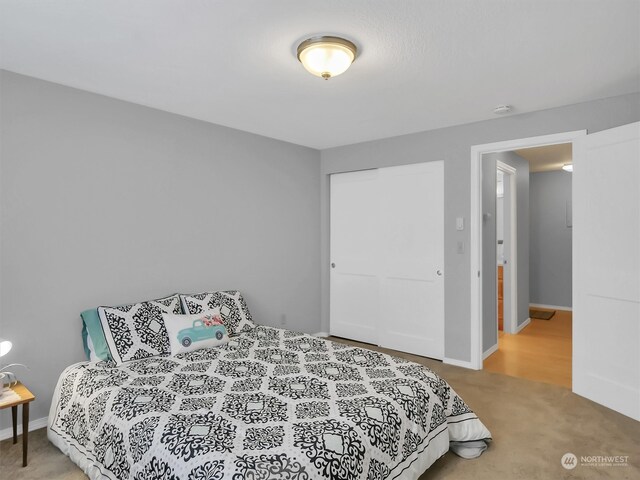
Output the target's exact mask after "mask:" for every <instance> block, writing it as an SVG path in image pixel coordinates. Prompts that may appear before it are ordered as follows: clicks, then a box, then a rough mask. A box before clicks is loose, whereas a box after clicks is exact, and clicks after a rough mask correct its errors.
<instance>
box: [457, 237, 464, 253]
mask: <svg viewBox="0 0 640 480" xmlns="http://www.w3.org/2000/svg"><path fill="white" fill-rule="evenodd" d="M456 251H457V252H458V253H464V242H463V241H462V240H458V245H457V248H456Z"/></svg>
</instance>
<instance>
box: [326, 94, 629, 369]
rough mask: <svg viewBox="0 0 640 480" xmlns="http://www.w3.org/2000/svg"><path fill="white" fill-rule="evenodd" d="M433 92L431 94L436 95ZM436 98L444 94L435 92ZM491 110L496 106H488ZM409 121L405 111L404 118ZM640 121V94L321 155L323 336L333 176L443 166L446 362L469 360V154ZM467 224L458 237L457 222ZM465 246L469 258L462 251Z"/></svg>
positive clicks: (503, 118) (342, 148) (338, 149)
mask: <svg viewBox="0 0 640 480" xmlns="http://www.w3.org/2000/svg"><path fill="white" fill-rule="evenodd" d="M431 94H434V92H425V95H431ZM435 94H437V92H435ZM488 108H489V107H488ZM398 115H402V111H398ZM638 120H640V94H638V93H635V94H630V95H623V96H619V97H613V98H607V99H603V100H597V101H594V102H588V103H580V104H576V105H570V106H566V107H560V108H554V109H549V110H542V111H538V112H533V113H526V114H521V115H511V116H507V117H501V118H496V119H495V120H489V121H484V122H477V123H470V124H467V125H460V126H456V127H450V128H443V129H439V130H431V131H427V132H420V133H414V134H411V135H403V136H400V137H393V138H387V139H383V140H376V141H371V142H364V143H359V144H356V145H348V146H345V147H337V148H332V149H328V150H323V151H322V152H321V157H322V178H321V182H322V185H321V196H322V203H321V209H322V210H321V221H322V223H321V227H322V257H321V267H322V269H321V273H322V329H323V330H325V331H327V330H328V329H329V261H330V260H329V181H328V176H329V174H331V173H338V172H346V171H351V170H362V169H366V168H377V167H388V166H393V165H403V164H409V163H418V162H429V161H434V160H444V162H445V168H444V176H445V192H444V195H445V355H446V357H449V358H452V359H457V360H462V361H469V360H470V326H469V315H470V304H469V299H470V259H469V248H468V246H469V228H468V224H469V212H470V208H471V207H470V205H471V199H470V193H469V192H470V163H471V161H470V149H471V146H472V145H479V144H484V143H490V142H497V141H502V140H510V139H517V138H525V137H531V136H536V135H546V134H551V133H558V132H566V131H571V130H582V129H588V130H589V131H590V132H596V131H599V130H605V129H607V128H612V127H616V126H619V125H624V124H626V123H631V122H634V121H638ZM458 216H461V217H464V218H465V220H466V228H465V229H464V230H463V231H457V230H456V227H455V219H456V217H458ZM458 241H462V242H464V244H465V250H464V253H462V254H459V253H457V252H456V244H457V242H458Z"/></svg>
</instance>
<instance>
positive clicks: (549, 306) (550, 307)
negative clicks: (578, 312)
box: [529, 303, 572, 312]
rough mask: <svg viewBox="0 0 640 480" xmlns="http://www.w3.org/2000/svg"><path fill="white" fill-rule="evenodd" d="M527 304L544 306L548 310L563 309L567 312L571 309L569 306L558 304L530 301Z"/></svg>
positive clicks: (537, 306) (536, 306) (535, 306)
mask: <svg viewBox="0 0 640 480" xmlns="http://www.w3.org/2000/svg"><path fill="white" fill-rule="evenodd" d="M529 306H530V307H534V308H546V309H548V310H565V311H567V312H571V311H572V308H571V307H562V306H560V305H545V304H544V303H530V304H529Z"/></svg>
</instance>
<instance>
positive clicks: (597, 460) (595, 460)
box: [560, 452, 629, 470]
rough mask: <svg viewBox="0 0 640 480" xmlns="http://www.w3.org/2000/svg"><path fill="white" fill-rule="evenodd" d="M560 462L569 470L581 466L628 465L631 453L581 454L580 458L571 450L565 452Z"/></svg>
mask: <svg viewBox="0 0 640 480" xmlns="http://www.w3.org/2000/svg"><path fill="white" fill-rule="evenodd" d="M560 464H561V465H562V466H563V467H564V468H566V469H567V470H573V469H574V468H576V467H577V466H578V465H580V466H581V467H628V466H629V455H581V456H580V457H579V458H578V457H577V456H576V455H574V454H573V453H571V452H567V453H565V454H564V455H563V456H562V458H561V459H560Z"/></svg>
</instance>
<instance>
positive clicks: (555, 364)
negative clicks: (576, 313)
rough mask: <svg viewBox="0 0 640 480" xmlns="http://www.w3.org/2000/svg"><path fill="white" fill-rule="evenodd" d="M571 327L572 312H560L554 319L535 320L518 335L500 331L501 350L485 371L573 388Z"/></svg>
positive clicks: (486, 365)
mask: <svg viewBox="0 0 640 480" xmlns="http://www.w3.org/2000/svg"><path fill="white" fill-rule="evenodd" d="M538 310H546V309H543V308H539V309H538ZM571 324H572V314H571V312H570V311H566V310H556V314H555V315H554V316H553V317H551V320H537V319H535V318H534V319H531V323H530V324H529V325H527V326H526V327H525V328H524V329H523V330H522V331H521V332H520V333H518V334H517V335H510V334H508V333H504V332H500V333H499V335H498V351H496V352H495V353H494V354H493V355H491V356H489V357H488V358H487V359H486V360H485V361H484V369H485V370H488V371H490V372H495V373H502V374H505V375H510V376H512V377H520V378H526V379H528V380H534V381H537V382H544V383H550V384H553V385H560V386H562V387H566V388H569V389H570V388H571Z"/></svg>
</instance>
